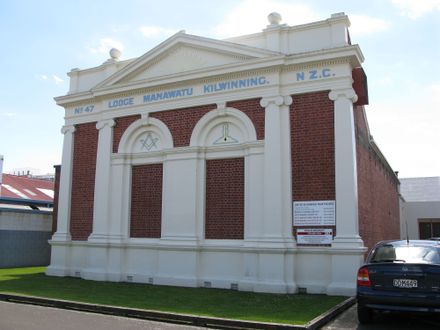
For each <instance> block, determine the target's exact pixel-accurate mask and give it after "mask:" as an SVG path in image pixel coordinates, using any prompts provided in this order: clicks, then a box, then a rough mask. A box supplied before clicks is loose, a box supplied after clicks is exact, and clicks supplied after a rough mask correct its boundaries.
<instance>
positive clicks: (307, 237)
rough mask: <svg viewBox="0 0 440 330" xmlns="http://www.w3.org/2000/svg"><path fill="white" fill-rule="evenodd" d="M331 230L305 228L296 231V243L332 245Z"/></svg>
mask: <svg viewBox="0 0 440 330" xmlns="http://www.w3.org/2000/svg"><path fill="white" fill-rule="evenodd" d="M332 240H333V229H327V228H307V229H297V230H296V242H297V243H298V244H311V245H324V244H325V245H328V244H332Z"/></svg>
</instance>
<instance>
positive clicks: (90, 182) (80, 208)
mask: <svg viewBox="0 0 440 330" xmlns="http://www.w3.org/2000/svg"><path fill="white" fill-rule="evenodd" d="M97 147H98V130H97V129H96V122H93V123H87V124H80V125H76V130H75V133H74V147H73V169H72V205H71V210H70V234H71V235H72V240H74V241H85V240H87V238H88V237H89V235H90V234H91V233H92V227H93V199H94V196H93V195H94V192H95V170H96V152H97Z"/></svg>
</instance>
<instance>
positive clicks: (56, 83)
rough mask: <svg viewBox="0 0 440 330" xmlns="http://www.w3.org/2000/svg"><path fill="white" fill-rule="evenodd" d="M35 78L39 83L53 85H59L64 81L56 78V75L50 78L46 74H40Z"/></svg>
mask: <svg viewBox="0 0 440 330" xmlns="http://www.w3.org/2000/svg"><path fill="white" fill-rule="evenodd" d="M36 77H37V79H39V80H41V81H47V82H54V83H55V85H61V84H62V83H63V82H64V80H63V79H61V78H60V77H58V76H57V75H56V74H52V75H50V77H49V75H47V74H40V75H38V76H36Z"/></svg>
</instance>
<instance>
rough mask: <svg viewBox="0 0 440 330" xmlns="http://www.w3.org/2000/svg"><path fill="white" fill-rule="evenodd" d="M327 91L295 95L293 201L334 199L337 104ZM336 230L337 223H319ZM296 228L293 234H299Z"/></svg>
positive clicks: (292, 148)
mask: <svg viewBox="0 0 440 330" xmlns="http://www.w3.org/2000/svg"><path fill="white" fill-rule="evenodd" d="M328 93H329V92H328V91H323V92H314V93H307V94H300V95H292V99H293V102H292V104H291V106H290V131H291V136H290V138H291V150H292V200H293V201H314V200H315V201H316V200H335V199H336V192H335V143H334V105H333V101H331V100H330V99H329V97H328ZM320 228H331V229H333V235H336V226H320ZM296 229H298V227H294V228H293V235H296Z"/></svg>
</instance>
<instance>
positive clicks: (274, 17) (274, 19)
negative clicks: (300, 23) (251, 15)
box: [267, 12, 281, 25]
mask: <svg viewBox="0 0 440 330" xmlns="http://www.w3.org/2000/svg"><path fill="white" fill-rule="evenodd" d="M267 19H268V20H269V23H270V25H279V24H280V22H281V15H280V14H278V13H276V12H273V13H270V14H269V15H268V16H267Z"/></svg>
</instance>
